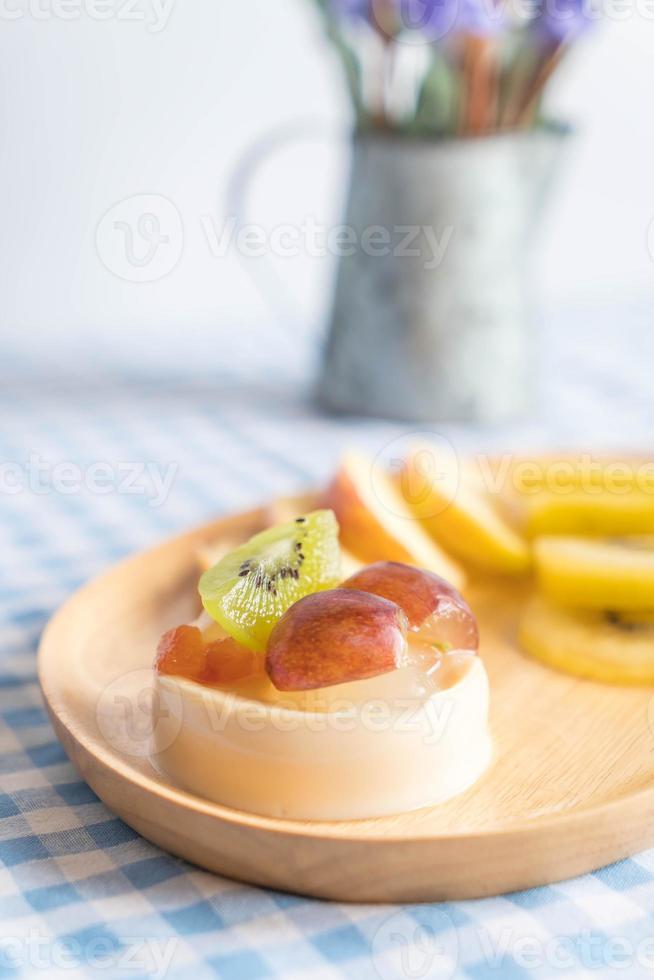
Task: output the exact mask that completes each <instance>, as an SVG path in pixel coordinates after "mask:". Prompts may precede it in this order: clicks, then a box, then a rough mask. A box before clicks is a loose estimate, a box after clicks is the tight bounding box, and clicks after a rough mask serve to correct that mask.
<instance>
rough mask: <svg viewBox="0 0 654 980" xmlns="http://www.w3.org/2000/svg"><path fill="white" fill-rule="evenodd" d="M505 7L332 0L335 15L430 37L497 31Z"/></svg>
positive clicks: (476, 1)
mask: <svg viewBox="0 0 654 980" xmlns="http://www.w3.org/2000/svg"><path fill="white" fill-rule="evenodd" d="M543 2H545V0H543ZM548 2H549V0H548ZM559 2H565V0H559ZM505 7H506V3H505V2H504V0H497V3H496V2H495V0H328V8H329V10H330V12H331V14H332V16H334V17H337V18H341V19H344V20H366V21H368V23H370V24H372V25H373V26H375V27H377V28H380V29H381V30H382V31H383V32H384V33H388V34H398V33H400V32H410V33H412V34H415V35H421V36H422V37H423V38H425V39H426V40H428V41H438V40H440V39H441V38H444V37H445V36H446V35H448V34H452V33H468V34H476V35H480V36H482V37H486V36H488V35H493V34H496V33H498V32H499V31H500V30H502V28H503V27H504V26H505V24H506V16H505Z"/></svg>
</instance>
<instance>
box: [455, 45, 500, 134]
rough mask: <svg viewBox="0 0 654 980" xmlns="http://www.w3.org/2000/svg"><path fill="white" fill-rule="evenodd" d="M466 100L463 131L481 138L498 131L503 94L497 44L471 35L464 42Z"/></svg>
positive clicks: (460, 124) (463, 107)
mask: <svg viewBox="0 0 654 980" xmlns="http://www.w3.org/2000/svg"><path fill="white" fill-rule="evenodd" d="M463 86H464V98H463V105H462V112H461V117H460V119H459V132H460V133H461V134H462V135H468V136H480V135H481V134H483V133H487V132H489V131H490V130H491V129H493V128H494V125H495V121H496V118H497V102H498V94H499V66H498V63H497V54H496V50H495V44H494V41H493V40H491V39H489V38H484V37H478V36H476V35H472V34H467V35H466V36H465V38H464V41H463Z"/></svg>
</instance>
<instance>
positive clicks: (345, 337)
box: [319, 127, 565, 422]
mask: <svg viewBox="0 0 654 980" xmlns="http://www.w3.org/2000/svg"><path fill="white" fill-rule="evenodd" d="M564 135H565V130H564V129H562V128H561V129H559V128H554V127H550V128H543V129H539V130H535V131H531V132H527V133H519V134H506V135H497V136H491V137H485V138H479V139H466V140H463V139H461V140H454V139H453V140H449V141H443V142H440V143H434V142H428V141H418V140H407V139H405V138H401V137H394V136H378V135H371V136H358V137H357V138H356V139H355V143H354V154H353V165H352V177H351V188H350V197H349V204H348V211H347V217H346V226H347V229H346V234H345V235H344V237H343V242H347V249H345V248H343V249H342V252H341V257H340V260H339V261H340V264H339V270H338V276H337V282H336V290H335V296H334V302H333V310H332V315H331V326H330V333H329V337H328V341H327V345H326V349H325V353H324V361H323V366H322V374H321V378H320V384H319V397H320V400H321V402H322V403H323V404H325V405H327V406H329V407H330V408H331V409H336V410H338V411H344V412H352V413H357V414H366V415H378V416H383V417H388V418H393V419H401V420H412V421H447V420H468V421H478V422H494V421H498V420H501V419H504V418H507V417H511V416H515V415H517V414H520V413H522V412H524V411H525V410H526V409H527V408H528V406H529V404H530V402H531V399H532V396H533V391H534V363H533V362H534V333H535V331H534V324H533V309H532V300H531V292H530V285H529V274H528V258H529V251H530V245H531V242H532V238H533V236H534V232H535V226H536V223H537V219H538V215H539V211H540V207H541V205H542V203H543V200H544V197H545V195H546V193H547V190H548V184H549V182H550V177H551V175H552V172H553V169H554V166H555V162H556V158H557V157H558V155H559V151H560V148H561V145H562V141H563V137H564Z"/></svg>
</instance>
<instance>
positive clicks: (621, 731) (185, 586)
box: [39, 510, 654, 902]
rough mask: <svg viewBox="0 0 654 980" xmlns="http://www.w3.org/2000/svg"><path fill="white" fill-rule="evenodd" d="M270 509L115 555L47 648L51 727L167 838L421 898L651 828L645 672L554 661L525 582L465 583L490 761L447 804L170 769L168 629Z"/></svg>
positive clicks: (608, 855)
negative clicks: (206, 785)
mask: <svg viewBox="0 0 654 980" xmlns="http://www.w3.org/2000/svg"><path fill="white" fill-rule="evenodd" d="M265 514H266V512H265V511H264V510H261V511H254V512H250V513H247V514H243V515H238V516H236V517H231V518H228V519H226V520H221V521H218V522H215V523H213V524H210V525H207V526H206V527H203V528H200V529H198V530H195V531H191V532H190V533H188V534H185V535H183V536H182V537H178V538H175V539H174V540H171V541H169V542H167V543H165V544H163V545H162V546H161V547H158V548H156V549H154V550H152V551H148V552H146V553H143V554H140V555H137V556H136V557H134V558H131V559H129V560H128V561H125V562H122V563H121V564H119V565H117V566H115V567H114V568H112V569H111V570H110V571H108V572H107V573H106V574H104V575H102V576H101V577H100V578H98V579H96V580H95V581H93V582H91V583H90V584H89V585H87V586H86V587H85V588H83V589H82V590H81V591H79V592H78V593H77V594H76V595H75V596H73V597H72V598H71V599H70V600H69V601H68V602H67V603H66V604H65V606H64V607H63V608H62V609H61V610H60V611H59V612H58V613H57V615H56V616H55V617H54V619H53V620H52V622H51V623H50V625H49V626H48V628H47V630H46V632H45V634H44V636H43V640H42V643H41V649H40V653H39V672H40V680H41V686H42V689H43V694H44V696H45V701H46V705H47V707H48V710H49V713H50V716H51V718H52V722H53V725H54V727H55V730H56V732H57V735H58V736H59V738H60V739H61V741H62V743H63V745H64V747H65V749H66V751H67V753H68V755H69V756H70V758H71V760H72V761H73V763H74V764H75V766H76V767H77V768H78V770H79V771H80V773H81V774H82V776H83V777H84V779H86V780H87V782H88V783H89V784H90V786H91V787H92V788H93V789H94V791H95V792H96V793H97V794H98V796H99V797H100V798H101V799H102V800H104V802H105V803H106V804H107V806H108V807H110V808H111V809H112V810H113V811H115V812H116V813H117V814H118V815H119V816H120V817H122V819H123V820H125V822H126V823H128V824H130V826H132V827H134V828H135V830H137V831H138V832H139V833H141V834H142V835H143V836H144V837H147V838H148V839H149V840H151V841H154V842H155V843H156V844H158V845H160V846H161V847H162V848H164V849H165V850H168V851H171V852H172V853H174V854H177V855H179V856H181V857H184V858H186V859H188V860H189V861H192V862H194V863H195V864H197V865H200V866H201V867H203V868H207V869H209V870H211V871H215V872H219V873H220V874H224V875H227V876H229V877H232V878H238V879H241V880H243V881H248V882H252V883H254V884H257V885H264V886H269V887H273V888H279V889H284V890H287V891H294V892H302V893H305V894H309V895H315V896H319V897H322V898H330V899H337V900H340V901H359V902H420V901H429V900H438V899H457V898H473V897H481V896H484V895H492V894H497V893H501V892H505V891H511V890H515V889H521V888H528V887H531V886H534V885H540V884H544V883H547V882H552V881H556V880H558V879H561V878H565V877H570V876H572V875H576V874H580V873H582V872H586V871H589V870H592V869H594V868H597V867H600V866H601V865H603V864H607V863H609V862H611V861H615V860H617V859H619V858H622V857H625V856H626V855H628V854H631V853H633V852H635V851H638V850H641V849H643V848H645V847H648V846H650V845H653V844H654V713H653V710H652V694H653V693H654V692H653V691H652V690H651V689H628V688H619V687H610V686H603V685H600V684H594V683H592V682H589V681H582V680H576V679H574V678H572V677H568V676H566V675H563V674H557V673H555V672H553V671H550V670H548V669H547V668H545V667H542V666H540V665H539V664H537V663H535V662H532V661H530V660H528V659H526V658H525V657H523V656H522V655H521V654H520V652H519V651H518V649H517V647H516V643H515V637H514V631H515V623H516V619H517V611H518V609H519V607H520V604H521V602H522V600H523V596H524V591H523V590H524V588H525V587H523V586H517V585H516V584H514V583H506V584H502V583H500V584H498V583H497V582H495V583H492V582H486V583H483V584H477V585H475V584H473V586H472V588H471V589H470V590H468V592H467V596H468V598H469V599H470V601H471V603H472V606H473V608H474V610H475V612H476V614H477V616H478V618H479V621H480V626H481V634H482V650H481V654H482V656H483V658H484V661H485V663H486V665H487V668H488V672H489V676H490V682H491V724H492V733H493V739H494V745H495V758H494V761H493V763H492V765H491V767H490V769H489V770H488V772H487V773H486V774H485V776H484V777H482V779H481V780H480V781H479V782H478V783H477V784H476V785H475V786H474V787H473V788H472V789H470V790H469V791H468V792H466V793H465V794H463V795H462V796H459V797H458V798H456V799H454V800H451V801H450V802H448V803H445V804H441V805H440V806H437V807H433V808H429V809H424V810H420V811H416V812H413V813H403V814H399V815H397V816H393V817H385V818H382V819H376V820H362V821H353V822H347V823H346V822H332V823H330V822H323V823H320V822H300V821H291V820H275V819H268V818H265V817H259V816H253V815H251V814H248V813H243V812H239V811H236V810H230V809H228V808H226V807H221V806H217V805H215V804H213V803H208V802H206V801H204V800H202V799H199V798H197V797H195V796H192V795H190V794H188V793H185V792H183V791H181V790H179V789H177V788H176V787H175V786H173V785H171V784H170V783H168V782H167V781H166V780H164V779H163V778H162V777H161V776H160V775H159V774H158V773H157V771H156V770H155V769H154V768H153V767H152V765H151V763H150V761H149V759H148V757H147V745H148V741H149V735H150V732H151V729H150V716H151V711H150V708H151V701H150V699H149V697H148V689H149V679H150V677H151V673H150V665H151V662H152V658H153V653H154V650H155V647H156V643H157V640H158V638H159V636H160V635H161V633H162V632H163V631H164V630H165V629H167V628H169V627H171V626H173V625H176V624H178V623H181V622H186V621H188V620H190V619H192V618H193V617H194V616H195V615H196V613H197V611H198V602H197V591H196V586H197V578H198V568H197V552H198V549H199V548H200V547H201V546H202V545H203V544H206V543H208V542H211V541H215V540H216V539H220V538H221V537H222V538H224V539H226V540H229V541H230V542H231V540H232V539H242V538H244V537H247V536H248V535H249V534H251V533H253V532H254V531H255V530H259V529H260V528H261V527H262V526H263V524H264V522H265Z"/></svg>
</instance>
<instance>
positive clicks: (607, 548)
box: [534, 536, 654, 611]
mask: <svg viewBox="0 0 654 980" xmlns="http://www.w3.org/2000/svg"><path fill="white" fill-rule="evenodd" d="M534 559H535V562H536V570H537V573H538V580H539V584H540V587H541V589H542V591H543V592H544V593H545V595H547V596H548V597H549V598H550V599H553V600H554V601H555V602H560V603H562V604H563V605H567V606H577V607H579V608H580V609H609V608H611V609H620V610H623V611H624V610H639V609H645V610H646V609H654V537H651V536H645V537H625V538H613V539H604V538H602V539H599V540H598V539H593V538H578V537H542V538H537V539H536V541H535V543H534Z"/></svg>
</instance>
